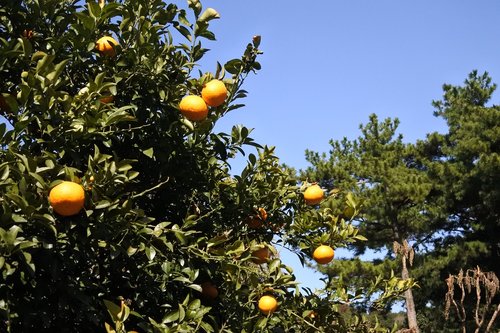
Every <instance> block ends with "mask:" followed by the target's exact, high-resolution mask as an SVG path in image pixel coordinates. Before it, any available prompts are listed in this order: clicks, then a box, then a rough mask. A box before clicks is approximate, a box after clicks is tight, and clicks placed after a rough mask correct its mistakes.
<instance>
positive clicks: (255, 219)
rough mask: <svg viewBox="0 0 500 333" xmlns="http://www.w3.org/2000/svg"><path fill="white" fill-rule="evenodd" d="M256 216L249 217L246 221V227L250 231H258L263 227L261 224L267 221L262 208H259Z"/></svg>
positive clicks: (265, 213)
mask: <svg viewBox="0 0 500 333" xmlns="http://www.w3.org/2000/svg"><path fill="white" fill-rule="evenodd" d="M257 211H258V214H257V215H254V216H250V217H249V218H248V220H247V223H248V227H249V228H252V229H258V228H261V227H262V225H263V222H265V221H266V220H267V212H266V210H265V209H264V208H259V209H258V210H257Z"/></svg>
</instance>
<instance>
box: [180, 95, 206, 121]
mask: <svg viewBox="0 0 500 333" xmlns="http://www.w3.org/2000/svg"><path fill="white" fill-rule="evenodd" d="M179 109H180V111H181V113H182V114H183V115H184V117H186V118H187V119H189V120H192V121H201V120H203V119H205V118H206V117H207V115H208V107H207V104H206V103H205V101H204V100H203V98H201V97H200V96H196V95H188V96H184V98H182V100H181V102H180V103H179Z"/></svg>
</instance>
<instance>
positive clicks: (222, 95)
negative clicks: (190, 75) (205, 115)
mask: <svg viewBox="0 0 500 333" xmlns="http://www.w3.org/2000/svg"><path fill="white" fill-rule="evenodd" d="M201 97H202V98H203V100H204V101H205V103H207V105H209V106H219V105H221V104H222V103H224V101H225V100H226V97H227V89H226V85H225V84H224V82H222V81H220V80H216V79H214V80H212V81H210V82H208V83H206V84H205V85H204V86H203V89H202V90H201Z"/></svg>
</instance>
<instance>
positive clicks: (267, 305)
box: [259, 295, 278, 315]
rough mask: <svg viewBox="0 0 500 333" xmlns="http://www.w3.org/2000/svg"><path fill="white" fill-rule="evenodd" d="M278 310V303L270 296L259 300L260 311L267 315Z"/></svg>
mask: <svg viewBox="0 0 500 333" xmlns="http://www.w3.org/2000/svg"><path fill="white" fill-rule="evenodd" d="M276 309H278V301H276V298H274V297H273V296H270V295H264V296H262V297H261V298H260V299H259V310H260V312H262V313H263V314H265V315H268V314H271V313H273V312H274V311H276Z"/></svg>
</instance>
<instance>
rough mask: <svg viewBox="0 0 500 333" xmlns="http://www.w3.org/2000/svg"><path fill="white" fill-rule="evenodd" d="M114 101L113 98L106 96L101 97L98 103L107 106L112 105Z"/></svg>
mask: <svg viewBox="0 0 500 333" xmlns="http://www.w3.org/2000/svg"><path fill="white" fill-rule="evenodd" d="M114 100H115V96H113V95H107V96H103V97H101V98H99V101H100V102H101V103H102V104H109V103H112V102H113V101H114Z"/></svg>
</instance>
